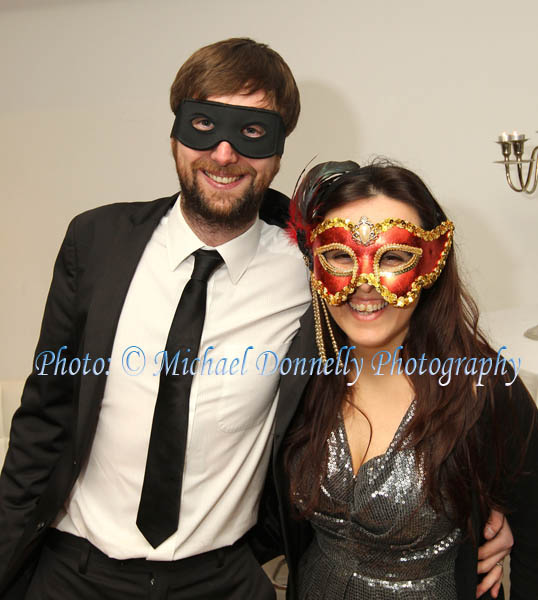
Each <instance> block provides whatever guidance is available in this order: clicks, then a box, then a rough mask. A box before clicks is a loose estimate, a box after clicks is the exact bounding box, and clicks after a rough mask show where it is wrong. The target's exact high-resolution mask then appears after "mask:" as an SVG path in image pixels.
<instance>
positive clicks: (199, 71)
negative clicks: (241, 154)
mask: <svg viewBox="0 0 538 600" xmlns="http://www.w3.org/2000/svg"><path fill="white" fill-rule="evenodd" d="M259 90H262V91H264V92H265V94H266V98H267V101H268V103H269V104H270V108H272V109H274V110H276V111H277V112H278V113H279V114H280V116H281V117H282V119H283V121H284V126H285V129H286V135H289V134H290V133H291V132H292V131H293V129H294V128H295V125H296V124H297V119H298V118H299V112H300V110H301V104H300V98H299V90H298V89H297V84H296V83H295V79H294V78H293V75H292V73H291V70H290V68H289V67H288V65H287V64H286V63H285V62H284V60H283V59H282V57H281V56H280V54H278V53H277V52H275V51H274V50H272V49H271V48H269V46H268V45H267V44H260V43H258V42H255V41H254V40H251V39H249V38H230V39H228V40H223V41H221V42H216V43H214V44H210V45H209V46H204V47H203V48H200V49H199V50H197V51H196V52H195V53H194V54H193V55H192V56H191V57H190V58H189V59H188V60H187V61H186V62H185V63H184V64H183V65H182V67H181V68H180V69H179V71H178V72H177V75H176V78H175V79H174V83H173V84H172V88H171V90H170V107H171V108H172V111H173V112H174V114H175V113H176V111H177V109H178V107H179V105H180V103H181V101H182V100H185V99H187V98H194V99H196V100H206V99H207V98H209V97H210V96H229V95H233V94H238V93H240V92H241V93H243V92H244V93H247V94H251V93H254V92H257V91H259Z"/></svg>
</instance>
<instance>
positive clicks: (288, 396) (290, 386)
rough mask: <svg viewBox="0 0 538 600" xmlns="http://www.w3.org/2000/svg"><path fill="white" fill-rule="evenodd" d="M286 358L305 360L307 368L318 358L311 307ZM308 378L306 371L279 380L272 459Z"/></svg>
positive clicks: (304, 316)
mask: <svg viewBox="0 0 538 600" xmlns="http://www.w3.org/2000/svg"><path fill="white" fill-rule="evenodd" d="M287 356H288V358H290V359H291V360H292V361H293V360H295V359H302V358H305V359H306V364H307V367H308V366H309V364H310V359H312V358H314V359H315V358H317V357H318V351H317V348H316V343H315V339H314V314H313V312H312V307H311V306H310V307H309V308H308V310H307V311H306V313H305V314H304V315H303V316H302V318H301V321H300V327H299V331H298V332H297V335H296V336H295V338H294V339H293V342H292V344H291V346H290V349H289V351H288V355H287ZM305 370H307V369H305ZM298 371H299V370H298ZM310 377H311V375H310V371H309V369H308V372H307V373H305V374H304V375H301V373H300V371H299V372H298V373H297V375H293V374H289V375H284V376H282V378H281V380H280V394H279V400H278V407H277V412H276V423H275V437H274V447H273V458H275V457H276V456H277V455H278V450H279V448H280V445H281V443H282V440H283V438H284V436H285V434H286V431H287V429H288V427H289V425H290V423H291V420H292V419H293V416H294V415H295V412H296V410H297V407H298V405H299V402H300V400H301V397H302V395H303V392H304V389H305V387H306V384H307V383H308V382H309V380H310Z"/></svg>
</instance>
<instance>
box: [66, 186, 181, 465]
mask: <svg viewBox="0 0 538 600" xmlns="http://www.w3.org/2000/svg"><path fill="white" fill-rule="evenodd" d="M176 198H177V194H176V195H175V196H173V197H171V198H163V199H162V200H161V201H159V202H157V203H153V204H151V205H149V206H148V210H146V211H143V210H141V211H140V212H137V213H128V212H127V211H126V213H125V214H124V215H123V217H122V219H121V221H120V223H119V226H118V229H117V231H116V232H115V240H114V243H113V244H112V245H111V246H112V247H111V250H110V253H109V262H108V264H107V266H106V268H105V269H104V271H103V275H102V277H101V278H100V279H99V280H98V281H97V282H96V283H95V291H94V294H93V298H92V301H91V304H90V306H89V309H88V317H87V321H86V326H85V340H84V346H83V350H82V356H86V353H88V354H89V356H90V357H91V358H92V359H95V358H99V357H104V358H106V357H109V356H110V355H111V353H112V345H113V343H114V337H115V335H116V329H117V326H118V320H119V318H120V314H121V310H122V308H123V303H124V301H125V297H126V295H127V291H128V289H129V286H130V284H131V280H132V278H133V275H134V273H135V271H136V267H137V266H138V263H139V261H140V258H141V256H142V253H143V252H144V249H145V247H146V245H147V243H148V241H149V239H150V238H151V236H152V234H153V231H154V230H155V228H156V227H157V225H158V224H159V222H160V220H161V218H162V217H163V216H164V215H165V214H166V212H167V211H168V209H169V208H170V206H171V205H172V204H173V202H174V201H175V199H176ZM106 374H107V373H106V371H104V372H103V373H102V374H101V375H87V376H84V377H81V380H80V391H79V402H78V415H77V430H76V446H75V447H76V458H77V460H79V461H80V459H81V457H84V456H85V452H86V448H87V445H88V444H89V443H90V442H91V440H92V439H93V434H94V431H95V427H96V425H97V419H98V415H99V410H98V409H99V407H100V405H101V400H102V397H103V393H104V389H105V383H106Z"/></svg>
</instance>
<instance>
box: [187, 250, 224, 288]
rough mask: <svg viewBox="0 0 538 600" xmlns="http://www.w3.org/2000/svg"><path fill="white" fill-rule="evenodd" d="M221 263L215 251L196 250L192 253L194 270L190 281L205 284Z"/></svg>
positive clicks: (220, 258) (219, 256)
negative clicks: (194, 280) (193, 280)
mask: <svg viewBox="0 0 538 600" xmlns="http://www.w3.org/2000/svg"><path fill="white" fill-rule="evenodd" d="M222 262H223V258H222V256H221V255H220V254H219V253H218V252H217V251H216V250H202V249H199V250H196V252H194V269H193V271H192V275H191V279H196V280H198V281H204V282H207V280H208V279H209V277H210V276H211V273H213V271H214V270H215V269H216V268H217V267H218V266H219V265H220V264H222Z"/></svg>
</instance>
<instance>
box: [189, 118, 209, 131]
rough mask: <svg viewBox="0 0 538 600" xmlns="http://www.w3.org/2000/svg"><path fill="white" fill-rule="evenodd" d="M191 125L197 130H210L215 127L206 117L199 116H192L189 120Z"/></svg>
mask: <svg viewBox="0 0 538 600" xmlns="http://www.w3.org/2000/svg"><path fill="white" fill-rule="evenodd" d="M191 125H192V127H193V128H194V129H196V130H197V131H203V132H206V131H212V130H213V129H214V128H215V124H214V123H213V121H212V120H211V119H209V118H208V117H204V116H200V117H194V119H192V121H191Z"/></svg>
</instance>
